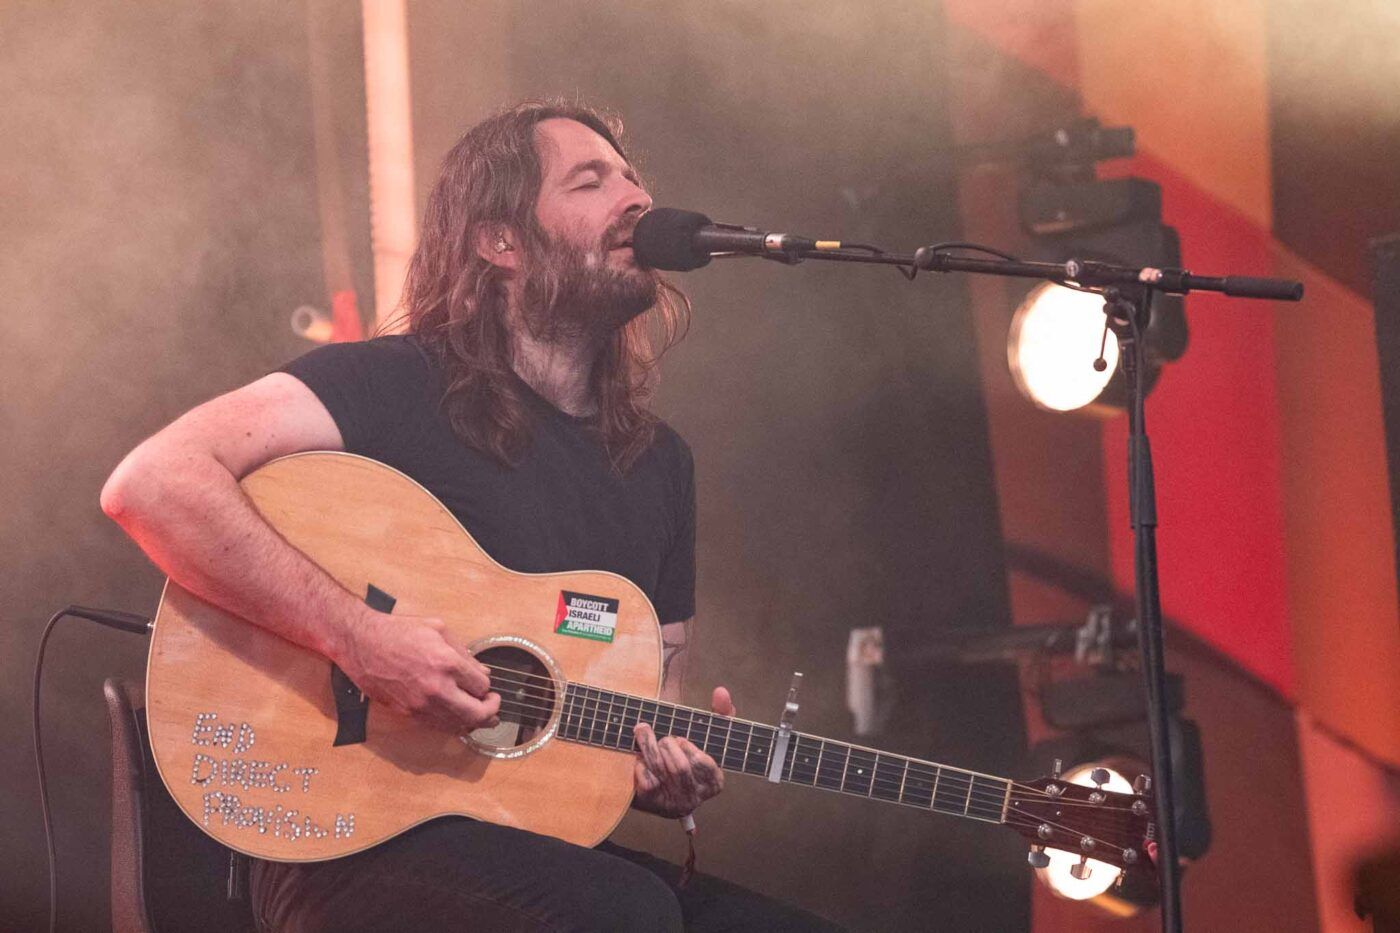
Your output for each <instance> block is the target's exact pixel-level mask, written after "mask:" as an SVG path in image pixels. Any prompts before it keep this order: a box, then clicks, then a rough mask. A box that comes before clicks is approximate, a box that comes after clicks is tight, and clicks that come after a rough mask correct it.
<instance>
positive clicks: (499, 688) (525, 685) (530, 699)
mask: <svg viewBox="0 0 1400 933" xmlns="http://www.w3.org/2000/svg"><path fill="white" fill-rule="evenodd" d="M476 659H477V660H478V661H480V662H481V663H482V664H485V665H486V666H487V667H489V668H490V669H491V689H492V690H494V691H496V692H497V693H499V694H500V695H501V715H500V718H501V722H500V725H497V726H493V727H492V728H490V729H477V730H476V731H475V732H473V733H472V734H471V737H472V741H474V742H475V743H476V744H477V745H480V746H483V747H485V748H488V749H500V750H506V749H513V748H521V747H522V746H527V745H529V744H530V743H531V742H532V741H534V739H535V738H536V736H538V735H539V734H540V733H541V732H543V731H544V730H545V729H546V728H548V726H549V720H550V717H551V716H553V714H554V704H555V690H554V678H553V677H551V676H550V672H549V669H548V668H547V667H545V665H544V662H542V661H541V660H540V659H539V658H537V657H535V656H534V655H533V654H531V653H530V652H528V651H526V650H525V649H523V648H517V647H514V646H512V645H496V646H493V647H490V648H486V649H484V650H481V651H478V652H476Z"/></svg>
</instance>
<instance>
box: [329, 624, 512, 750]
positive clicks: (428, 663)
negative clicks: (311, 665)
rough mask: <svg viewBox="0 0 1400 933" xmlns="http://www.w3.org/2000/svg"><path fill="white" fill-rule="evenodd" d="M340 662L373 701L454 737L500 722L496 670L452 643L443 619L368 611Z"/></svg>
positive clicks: (349, 633)
mask: <svg viewBox="0 0 1400 933" xmlns="http://www.w3.org/2000/svg"><path fill="white" fill-rule="evenodd" d="M335 661H336V663H337V664H339V665H340V669H341V670H343V671H344V672H345V674H346V676H348V677H349V678H350V679H351V680H352V681H354V682H355V685H356V686H357V687H359V688H360V689H361V690H363V691H364V693H365V695H367V696H368V697H369V698H370V699H371V700H374V701H375V702H377V703H383V704H384V705H385V706H388V707H389V708H390V709H392V710H394V711H395V712H398V713H406V714H409V715H412V716H414V717H416V718H417V719H419V720H421V721H423V722H424V723H426V724H428V725H431V726H433V727H435V728H438V729H442V730H443V731H446V732H450V733H452V734H453V735H464V734H466V733H468V732H471V731H472V730H474V729H479V728H481V727H482V726H492V725H495V724H496V723H497V722H498V721H499V720H498V719H497V714H498V713H499V712H500V708H501V696H500V694H498V693H495V692H493V691H492V690H491V674H490V671H488V670H487V668H486V665H484V664H482V663H481V662H480V661H478V660H476V659H475V658H473V657H472V656H471V655H470V654H468V653H467V652H466V651H465V650H462V649H460V648H458V647H456V646H454V645H453V644H451V643H450V642H449V641H448V640H447V638H446V637H445V636H444V626H443V623H442V620H441V619H434V618H425V617H419V616H403V615H392V616H391V615H387V614H385V613H381V612H375V611H374V610H366V612H365V614H364V616H362V617H361V618H360V619H357V620H356V622H355V623H354V624H353V625H352V626H351V627H350V628H349V629H348V631H347V633H346V639H345V642H344V644H343V646H342V647H341V650H339V651H337V652H336V657H335Z"/></svg>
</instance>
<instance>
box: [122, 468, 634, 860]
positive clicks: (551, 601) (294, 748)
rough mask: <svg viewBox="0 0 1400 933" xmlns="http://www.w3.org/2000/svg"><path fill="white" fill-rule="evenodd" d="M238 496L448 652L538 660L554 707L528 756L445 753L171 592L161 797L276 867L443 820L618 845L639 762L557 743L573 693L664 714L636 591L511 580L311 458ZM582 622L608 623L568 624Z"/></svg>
mask: <svg viewBox="0 0 1400 933" xmlns="http://www.w3.org/2000/svg"><path fill="white" fill-rule="evenodd" d="M242 486H243V489H244V491H245V492H246V493H247V494H248V496H249V497H250V498H251V500H252V502H253V504H254V505H255V506H256V508H257V509H258V511H259V512H260V513H261V514H262V516H263V517H264V518H265V519H266V520H267V521H268V522H269V523H270V524H271V525H272V527H273V528H275V529H276V530H277V531H278V533H280V534H281V535H282V536H283V537H284V538H285V539H286V540H287V541H288V542H289V543H291V544H292V545H293V546H294V547H296V548H297V549H298V550H300V551H301V552H303V553H304V554H306V555H307V556H308V557H309V558H310V559H311V560H312V561H313V562H315V563H316V564H317V565H319V566H320V567H321V568H323V569H324V570H325V571H326V572H327V573H328V574H329V575H330V576H331V577H333V578H334V579H335V580H337V581H338V582H339V583H340V584H341V585H342V586H344V587H345V588H346V589H347V590H349V591H350V592H352V593H354V594H356V595H357V596H360V597H366V596H370V597H373V596H374V594H375V593H376V592H377V593H378V594H379V596H380V598H381V599H382V598H384V597H385V596H387V598H389V599H390V600H392V602H393V612H395V613H401V614H409V615H414V616H435V617H437V618H440V619H442V620H443V622H444V623H445V625H446V633H445V634H446V635H447V637H448V639H449V640H450V641H452V642H453V643H454V644H459V645H462V646H464V647H466V648H468V649H469V650H472V651H473V652H474V653H478V655H479V656H480V654H481V653H482V652H490V651H492V650H493V649H494V650H496V651H497V652H499V651H502V650H505V651H507V652H514V653H515V655H517V656H524V655H528V656H530V657H532V658H534V659H535V663H536V665H537V666H536V669H537V670H540V671H544V672H546V676H547V677H548V678H549V679H548V680H545V679H543V678H540V679H539V681H538V682H539V683H543V684H545V685H546V686H547V687H549V689H548V690H547V691H546V692H547V693H549V695H550V697H552V698H553V699H552V700H548V699H547V700H546V701H545V702H543V703H542V705H541V707H540V708H541V710H542V713H541V716H542V721H541V723H540V724H539V727H538V729H537V730H536V731H535V733H534V737H533V738H531V739H530V740H529V741H528V742H524V743H519V744H513V742H497V741H494V740H486V739H480V738H469V737H468V738H464V737H457V736H452V735H448V734H446V733H443V732H439V731H436V730H433V729H431V728H428V727H426V726H423V725H420V724H419V723H418V722H417V721H416V720H413V719H412V718H410V717H407V716H401V715H397V714H395V713H393V712H391V711H390V710H388V709H387V708H385V707H383V706H380V705H379V704H376V703H373V702H369V703H368V704H367V706H366V704H365V703H363V702H360V697H359V696H358V691H357V690H355V689H354V688H353V685H349V684H348V681H347V680H345V679H344V676H343V675H340V679H339V682H338V683H337V680H336V678H335V677H334V676H333V675H334V673H338V672H336V671H333V665H332V664H331V662H330V661H329V660H327V659H326V658H324V657H322V656H320V655H318V654H316V653H314V652H311V651H308V650H306V649H304V648H301V647H298V646H296V645H294V644H292V643H290V642H288V641H286V640H284V639H282V638H280V637H278V636H276V635H272V634H270V633H268V632H266V631H264V630H263V629H262V628H260V627H258V626H257V625H254V624H252V623H250V622H247V621H244V620H242V619H239V618H237V617H235V616H232V615H230V614H228V613H226V612H223V611H221V610H219V609H217V608H215V607H214V606H212V605H210V604H208V603H206V602H204V601H202V600H200V599H199V598H197V597H196V596H194V595H193V594H191V593H189V592H188V591H186V590H184V589H182V588H181V587H180V586H178V585H177V584H175V583H174V582H173V581H172V582H169V583H168V584H167V585H166V589H165V593H164V595H163V597H162V599H161V604H160V609H159V612H158V614H157V617H156V625H155V632H154V635H153V637H152V641H151V652H150V661H149V666H148V670H147V679H146V704H147V705H146V715H147V719H148V724H149V728H150V738H151V746H152V751H153V752H154V755H155V761H156V765H157V768H158V769H159V771H160V775H161V778H162V779H163V780H164V782H165V785H166V787H167V788H169V790H170V793H171V794H172V795H173V796H174V798H175V801H176V803H178V804H179V806H180V808H181V809H182V810H183V811H184V812H185V814H186V815H187V816H189V817H190V819H192V820H193V821H194V822H195V824H196V825H198V826H199V827H200V828H201V829H203V830H204V831H205V832H207V833H208V834H209V835H211V836H213V837H214V838H215V839H217V840H218V841H219V842H220V843H222V844H224V845H226V846H228V847H229V848H232V849H236V850H238V851H240V852H244V853H246V854H249V855H253V856H257V857H259V858H267V859H276V860H279V861H315V860H320V859H327V858H335V857H338V856H343V855H348V854H350V853H352V852H356V851H359V850H361V849H365V848H368V847H370V846H373V845H375V844H377V843H380V842H383V841H384V840H386V839H388V838H390V837H392V836H395V835H397V834H398V833H401V832H403V831H404V830H406V829H408V828H410V827H412V826H414V825H417V824H418V823H422V822H423V821H425V820H428V819H432V818H433V817H437V816H442V815H446V814H461V815H465V816H471V817H476V818H478V819H482V820H487V821H490V822H493V823H500V824H504V825H508V826H515V827H519V828H521V829H526V830H531V831H533V832H537V833H543V834H546V835H550V836H555V837H558V838H560V839H564V840H567V841H569V842H574V843H577V844H580V845H586V846H587V845H593V844H595V843H597V842H598V841H600V840H601V839H603V838H605V837H606V836H607V835H608V833H610V832H611V831H612V830H613V828H614V827H615V826H616V825H617V823H618V821H619V820H620V819H621V818H622V816H623V814H624V813H625V812H626V810H627V808H628V806H629V805H630V803H631V799H632V769H633V758H632V755H631V754H630V753H628V752H626V751H619V750H611V749H600V748H592V747H589V746H587V745H582V744H574V743H570V742H565V741H559V740H557V736H555V735H554V730H556V729H557V727H558V722H559V719H560V713H561V709H560V708H561V706H562V704H563V697H564V694H565V687H564V684H565V682H566V681H575V682H582V683H587V684H591V685H596V686H597V687H600V688H603V689H607V690H614V691H619V692H622V693H627V694H631V695H633V696H642V697H655V696H656V695H657V691H658V690H659V687H660V682H661V639H660V628H659V626H658V624H657V619H656V614H655V611H654V609H653V608H652V606H651V603H650V602H649V601H648V599H647V598H646V596H645V595H644V594H643V593H642V591H641V590H640V589H638V588H637V587H636V586H635V585H634V584H632V583H631V582H630V581H628V580H626V579H624V578H622V577H620V576H618V575H616V574H611V573H605V572H601V571H584V572H578V573H553V574H523V573H516V572H513V571H510V570H507V569H505V568H503V567H501V566H500V565H499V564H497V563H496V562H495V561H493V560H492V559H491V558H490V557H489V556H487V554H486V553H485V552H484V551H483V550H482V549H481V548H480V547H479V546H478V545H477V543H476V542H475V541H474V540H472V538H471V536H470V535H468V534H467V532H466V530H465V529H464V528H463V527H462V526H461V525H460V524H459V523H458V522H457V520H456V518H454V517H453V515H452V514H451V513H450V512H449V511H448V510H447V509H446V507H444V506H443V505H442V504H441V503H440V502H438V501H437V499H435V498H434V497H433V496H432V495H431V494H429V493H428V492H427V491H426V490H425V489H423V488H422V487H421V486H419V485H418V484H417V483H415V482H413V481H412V480H410V479H409V478H408V477H406V476H404V475H403V474H401V473H399V472H397V471H395V470H393V469H391V468H389V467H386V466H384V465H382V464H379V463H376V462H375V461H372V460H368V459H365V458H363V457H358V456H354V455H350V454H342V453H305V454H297V455H294V456H291V457H285V458H282V459H279V460H275V461H273V462H271V463H269V464H267V465H265V466H263V467H262V468H261V469H259V470H257V471H255V472H254V473H252V474H250V475H249V476H247V477H246V478H245V479H244V480H243V482H242ZM614 603H615V605H614ZM371 604H373V602H372V603H371ZM577 607H582V608H581V609H578V615H579V616H580V617H582V618H584V619H592V620H594V621H592V622H588V621H585V622H583V623H582V624H581V625H578V624H564V625H561V624H560V623H561V621H563V617H564V616H565V615H566V609H567V610H568V615H569V617H570V618H574V617H575V609H576V608H577ZM599 608H601V610H602V611H601V612H599V613H592V614H590V612H589V610H591V609H599ZM609 609H612V610H613V611H612V612H609V611H608V610H609ZM571 629H572V630H571ZM494 677H495V674H494V672H493V679H494ZM551 682H552V685H551ZM337 685H338V686H339V687H340V688H341V694H340V695H339V697H338V696H337V693H336V687H337ZM347 686H348V688H349V689H348V691H347V690H346V688H347ZM498 689H501V688H499V687H498ZM501 692H502V693H503V695H504V693H505V692H506V691H505V690H504V689H501ZM338 700H339V702H338ZM342 707H349V710H348V712H347V710H346V709H343V708H342ZM354 707H358V712H359V713H360V714H363V715H362V717H361V719H360V722H361V723H362V724H363V729H362V732H363V734H362V737H360V736H359V735H358V727H357V723H356V709H354ZM481 735H482V734H481V733H476V734H474V736H478V737H480V736H481ZM338 741H339V742H340V744H337V742H338Z"/></svg>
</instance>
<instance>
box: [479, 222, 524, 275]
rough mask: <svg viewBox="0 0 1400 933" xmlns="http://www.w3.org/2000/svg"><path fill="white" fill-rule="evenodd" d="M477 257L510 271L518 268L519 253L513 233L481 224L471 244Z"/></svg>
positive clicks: (505, 228)
mask: <svg viewBox="0 0 1400 933" xmlns="http://www.w3.org/2000/svg"><path fill="white" fill-rule="evenodd" d="M472 246H473V248H474V249H475V250H476V254H477V256H479V257H481V258H482V259H484V260H485V261H486V262H489V263H490V264H491V265H493V266H498V267H500V268H502V269H510V270H511V271H512V272H513V271H515V270H516V269H519V268H520V252H519V248H518V241H517V240H516V237H515V231H514V230H511V229H510V228H508V227H502V226H500V225H497V224H482V225H480V226H479V227H477V231H476V236H475V237H474V238H473V242H472Z"/></svg>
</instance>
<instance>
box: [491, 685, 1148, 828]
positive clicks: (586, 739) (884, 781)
mask: <svg viewBox="0 0 1400 933" xmlns="http://www.w3.org/2000/svg"><path fill="white" fill-rule="evenodd" d="M507 703H509V704H510V706H511V710H508V712H514V713H517V714H518V713H521V712H524V713H525V714H526V715H531V716H532V718H547V717H545V716H539V715H538V714H540V713H550V714H552V707H544V706H524V705H521V704H519V703H517V702H515V701H505V700H503V702H502V707H503V708H505V707H506V705H507ZM567 721H568V724H569V726H570V727H571V728H575V729H577V730H578V731H579V732H580V735H578V736H575V737H574V739H573V740H574V741H580V742H582V743H584V744H589V745H595V744H596V745H597V746H598V747H602V748H608V749H613V750H616V751H631V750H634V749H635V747H636V746H635V742H633V744H632V746H631V748H624V747H623V746H622V745H617V746H613V745H609V744H607V741H606V735H607V732H608V730H609V729H611V728H612V727H613V726H618V727H623V726H625V725H626V723H625V722H613V721H612V720H610V719H607V718H605V717H599V716H597V715H593V714H584V712H583V711H582V710H578V711H576V712H574V713H569V714H567ZM600 725H601V727H602V731H603V734H604V736H605V738H604V739H602V740H598V741H596V742H595V740H594V739H592V737H591V736H592V735H593V733H595V732H596V731H598V728H599V726H600ZM585 727H586V728H587V731H588V736H583V735H582V734H581V733H582V731H583V729H584V728H585ZM765 728H766V727H765ZM686 731H687V732H688V731H689V730H688V729H687V730H686ZM622 735H623V731H622V728H619V732H618V740H619V741H622ZM564 738H566V739H568V738H569V737H568V736H565V737H564ZM719 754H720V756H721V759H723V758H724V757H725V754H724V752H723V751H721V752H720V753H719ZM874 754H883V753H874ZM847 757H848V758H849V754H848V756H847ZM890 757H895V756H893V755H891V756H890ZM843 764H844V762H843ZM871 764H872V765H873V764H875V763H873V762H872V763H871ZM910 764H911V765H917V764H918V762H917V760H915V759H911V760H910ZM746 765H747V761H745V762H744V763H743V764H741V765H740V766H739V767H738V768H737V769H730V770H739V771H741V772H744V773H751V772H747V771H746ZM720 767H721V768H723V767H724V766H723V764H722V763H721V764H720ZM796 767H797V765H796V764H795V759H794V765H793V768H792V769H790V770H789V772H788V773H789V777H788V781H789V783H794V784H804V785H805V786H809V787H816V788H818V789H820V790H840V791H842V792H844V793H849V794H852V795H859V792H858V791H854V790H850V789H847V788H844V787H842V788H839V789H837V788H829V787H823V786H822V785H821V784H818V783H817V779H818V778H819V777H821V772H820V770H819V769H814V770H813V771H812V778H813V780H812V783H810V784H808V783H807V782H806V781H805V780H803V779H802V778H801V777H793V774H794V773H795V769H796ZM933 767H935V768H938V769H939V770H938V772H937V773H934V772H930V773H927V774H919V773H918V772H912V773H913V774H914V775H915V777H916V779H918V780H924V781H925V782H927V780H928V779H929V778H935V779H936V780H941V779H942V778H943V775H942V773H941V770H942V769H941V768H940V766H937V765H933ZM943 767H947V766H943ZM948 769H949V770H952V771H954V772H959V771H960V770H961V769H956V768H951V767H949V768H948ZM978 776H979V775H976V774H970V773H969V772H961V774H960V775H955V776H954V777H952V778H950V780H957V781H959V782H960V783H961V785H962V786H961V787H958V786H957V785H956V784H954V785H953V787H954V788H956V790H954V793H955V794H956V795H957V796H963V791H964V790H965V789H967V787H968V785H969V784H972V788H971V792H969V793H968V794H967V795H966V797H965V800H966V801H968V803H967V804H966V805H965V806H964V808H963V809H964V815H970V806H971V803H973V802H975V803H976V804H977V805H979V806H984V807H985V806H993V807H995V809H996V810H997V811H998V813H1001V811H1002V810H1003V809H1004V807H1005V806H1006V804H1007V803H1009V802H1010V801H1011V800H1017V801H1022V800H1036V799H1043V798H1048V795H1043V794H1039V793H1037V794H1035V795H1026V794H1018V793H1015V792H1012V793H1011V794H1009V795H1008V794H1007V792H1006V791H993V790H986V789H983V788H979V787H977V786H976V784H975V778H976V777H978ZM994 780H997V781H1003V782H1005V781H1006V779H1005V778H994ZM906 783H907V775H906V776H903V778H902V780H900V781H895V780H894V779H893V778H880V777H878V768H874V769H872V780H871V783H870V784H869V785H868V788H869V790H868V792H867V794H866V796H870V797H874V792H875V791H876V790H883V791H885V792H889V791H891V790H893V789H895V788H902V787H903V786H904V785H905V784H906ZM1007 783H1010V782H1007ZM843 784H844V781H843ZM932 789H933V788H932V787H930V790H932ZM876 799H882V800H887V801H890V802H895V803H906V802H905V801H903V800H899V799H894V800H890V798H888V797H881V798H876ZM1049 799H1053V798H1049ZM1055 802H1056V804H1057V805H1059V806H1062V807H1063V806H1069V807H1078V808H1083V809H1085V810H1093V811H1094V812H1097V813H1108V812H1109V811H1114V812H1126V810H1127V808H1124V807H1115V806H1105V805H1104V804H1093V803H1089V802H1086V801H1071V800H1056V801H1055ZM906 805H909V806H916V807H918V806H919V805H918V804H906ZM921 808H922V807H921ZM922 809H930V810H933V811H934V812H940V811H938V810H936V809H935V808H934V806H933V800H932V798H931V799H930V805H929V807H927V808H922ZM942 812H951V811H942ZM1006 812H1007V814H1008V815H1010V814H1016V815H1018V816H1021V817H1024V818H1025V819H1028V820H1030V822H1029V823H1026V824H1023V825H1039V823H1041V822H1045V820H1043V819H1041V820H1037V819H1035V818H1033V817H1030V816H1028V815H1026V814H1020V813H1018V811H1012V810H1007V811H1006ZM1110 818H1111V817H1110ZM1005 821H1006V822H1008V823H1010V822H1012V821H1011V820H1010V819H1009V818H1008V819H1006V820H1005ZM1051 825H1056V824H1053V823H1052V824H1051ZM1061 828H1066V827H1061ZM1066 829H1067V828H1066ZM1074 832H1078V831H1074Z"/></svg>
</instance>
